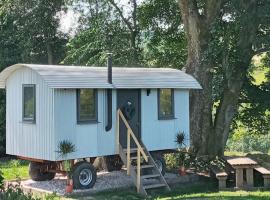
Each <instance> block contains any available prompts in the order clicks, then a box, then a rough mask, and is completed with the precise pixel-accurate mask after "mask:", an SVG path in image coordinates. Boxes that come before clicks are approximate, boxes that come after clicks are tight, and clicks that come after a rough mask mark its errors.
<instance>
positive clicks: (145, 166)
mask: <svg viewBox="0 0 270 200" xmlns="http://www.w3.org/2000/svg"><path fill="white" fill-rule="evenodd" d="M134 167H135V169H137V166H134ZM153 167H154V165H141V169H146V168H153Z"/></svg>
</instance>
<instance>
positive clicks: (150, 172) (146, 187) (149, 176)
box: [117, 109, 171, 195]
mask: <svg viewBox="0 0 270 200" xmlns="http://www.w3.org/2000/svg"><path fill="white" fill-rule="evenodd" d="M120 119H121V120H122V121H123V122H124V124H125V126H126V128H127V148H126V149H123V147H122V146H121V144H120V143H119V155H120V157H121V159H122V161H123V163H124V164H125V166H126V167H127V174H128V175H130V176H131V177H132V179H133V182H134V184H135V185H136V188H137V192H138V193H141V194H143V195H147V192H149V191H150V190H152V189H157V188H164V189H166V190H168V191H170V190H171V189H170V187H169V185H168V184H167V182H166V180H165V178H164V177H163V175H162V174H161V172H160V171H159V169H158V166H157V165H156V163H155V161H154V159H153V157H152V156H151V154H150V153H149V152H148V151H147V149H146V147H145V145H144V144H143V142H142V141H139V140H138V138H137V137H136V136H135V134H134V133H133V131H132V129H131V128H130V126H129V124H128V122H127V120H126V118H125V116H124V115H123V113H122V111H121V110H120V109H118V111H117V129H118V135H119V122H120ZM132 140H133V141H134V143H135V145H136V148H131V141H132Z"/></svg>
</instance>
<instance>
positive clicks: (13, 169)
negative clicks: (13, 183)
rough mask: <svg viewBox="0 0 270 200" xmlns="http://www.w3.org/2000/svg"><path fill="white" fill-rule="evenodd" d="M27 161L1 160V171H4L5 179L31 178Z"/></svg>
mask: <svg viewBox="0 0 270 200" xmlns="http://www.w3.org/2000/svg"><path fill="white" fill-rule="evenodd" d="M28 164H29V162H27V161H22V160H16V159H12V160H10V159H9V160H5V161H3V160H2V161H0V171H1V172H2V173H3V176H4V179H5V180H14V179H24V178H29V175H28Z"/></svg>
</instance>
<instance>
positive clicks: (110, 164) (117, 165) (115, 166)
mask: <svg viewBox="0 0 270 200" xmlns="http://www.w3.org/2000/svg"><path fill="white" fill-rule="evenodd" d="M122 167H123V162H122V160H121V158H120V157H119V156H116V155H113V156H105V157H103V166H102V168H103V169H104V170H105V171H108V172H112V171H119V170H121V169H122Z"/></svg>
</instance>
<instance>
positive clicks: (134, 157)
mask: <svg viewBox="0 0 270 200" xmlns="http://www.w3.org/2000/svg"><path fill="white" fill-rule="evenodd" d="M141 157H142V158H143V156H141ZM146 157H147V158H149V156H146ZM137 158H138V157H137V156H133V157H130V159H131V160H136V159H137Z"/></svg>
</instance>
